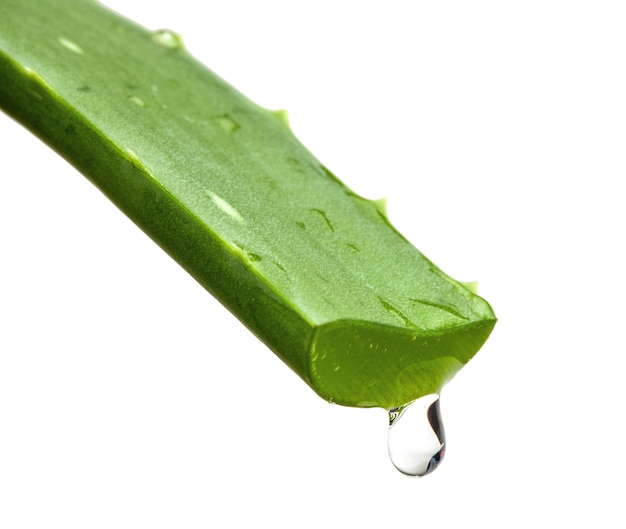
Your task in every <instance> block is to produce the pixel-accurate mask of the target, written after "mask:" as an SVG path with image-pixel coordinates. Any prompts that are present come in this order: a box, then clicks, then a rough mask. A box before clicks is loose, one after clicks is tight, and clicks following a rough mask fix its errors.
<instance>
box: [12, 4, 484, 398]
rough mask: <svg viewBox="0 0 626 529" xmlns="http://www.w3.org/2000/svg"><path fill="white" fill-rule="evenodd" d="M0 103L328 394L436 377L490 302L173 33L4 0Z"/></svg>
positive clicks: (100, 12)
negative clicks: (413, 241)
mask: <svg viewBox="0 0 626 529" xmlns="http://www.w3.org/2000/svg"><path fill="white" fill-rule="evenodd" d="M0 108H3V109H4V110H5V111H6V112H7V113H8V114H9V115H11V116H13V117H14V118H15V119H16V120H17V121H19V122H21V123H22V124H24V125H25V126H26V127H28V128H29V129H30V130H31V131H33V132H34V133H35V134H36V135H38V136H39V137H40V138H41V139H42V140H44V141H45V142H46V143H48V144H49V145H50V146H51V147H53V148H54V149H56V150H57V151H58V152H59V153H60V154H61V155H62V156H64V157H65V158H66V159H67V160H68V161H69V162H71V163H72V164H73V165H74V166H75V167H77V168H78V169H79V170H80V171H81V172H82V173H84V174H85V175H86V176H87V177H88V178H89V179H90V180H91V181H92V182H93V183H94V184H95V185H97V186H98V187H99V188H100V189H101V190H102V191H103V192H104V193H105V194H106V195H107V196H108V197H109V198H110V199H111V200H112V201H113V202H114V203H115V204H116V205H117V206H118V207H119V208H120V209H121V210H122V211H123V212H125V213H126V214H127V215H128V216H129V217H130V218H131V219H132V220H133V221H134V222H135V223H136V224H137V225H139V226H140V227H141V228H142V229H143V230H144V231H145V232H146V233H147V234H148V235H149V236H150V237H152V238H153V239H154V240H155V241H156V242H157V243H158V244H159V245H161V246H162V247H163V248H164V249H165V250H166V251H167V252H168V253H169V254H170V255H171V256H172V257H173V258H174V259H176V260H177V261H178V262H179V263H180V264H181V265H182V266H183V267H184V268H185V269H186V270H187V271H189V272H190V273H191V274H192V275H193V276H194V277H195V278H196V279H197V280H198V282H199V283H200V284H202V285H203V286H204V287H205V288H206V289H207V290H208V291H209V292H211V293H212V294H213V295H215V296H216V297H217V298H218V299H219V300H220V301H221V302H222V303H223V304H224V305H225V306H226V307H227V308H228V309H229V310H231V311H232V312H233V313H234V314H235V315H236V316H238V318H239V319H240V320H241V321H242V322H243V323H244V324H245V325H246V326H247V327H248V328H249V329H250V330H251V331H252V332H254V333H255V334H256V335H257V336H258V337H259V338H260V339H261V340H262V341H263V342H264V343H265V344H267V345H268V346H269V348H270V349H271V350H273V351H274V352H275V353H276V354H277V355H278V356H279V357H280V358H282V359H283V360H284V361H285V362H286V363H287V364H288V365H289V366H290V367H291V368H292V369H293V370H294V371H295V372H296V373H297V374H298V375H300V376H301V377H302V378H303V379H304V380H305V381H306V382H307V383H308V384H309V385H310V386H311V387H312V388H313V389H314V390H315V391H316V392H317V393H318V394H319V395H320V396H322V397H323V398H325V399H327V400H329V401H332V402H336V403H338V404H343V405H347V406H359V407H373V406H380V407H384V408H392V407H394V406H398V405H401V404H404V403H406V402H410V401H412V400H415V399H417V398H419V397H421V396H422V395H425V394H428V393H435V392H439V391H440V390H441V387H442V386H443V385H444V384H445V383H446V382H447V381H448V380H449V379H450V378H452V376H454V374H455V373H456V372H457V371H458V370H459V369H460V368H461V367H462V366H463V365H464V364H465V363H467V361H468V360H469V359H470V358H471V357H472V356H473V355H474V354H475V353H476V352H477V351H478V349H479V348H480V347H481V346H482V344H483V343H484V342H485V340H486V339H487V337H488V336H489V334H490V332H491V330H492V329H493V326H494V324H495V321H496V318H495V316H494V313H493V311H492V309H491V307H490V306H489V305H488V303H487V302H486V301H484V300H483V299H482V298H480V297H479V296H477V295H476V294H475V293H474V292H472V291H471V290H470V289H468V288H466V286H464V285H463V284H461V283H458V282H456V281H454V280H453V279H451V278H450V277H449V276H447V275H446V274H444V273H443V272H442V271H441V270H439V269H438V268H437V267H435V266H434V265H433V264H432V263H431V262H430V261H429V260H428V259H427V258H425V257H424V256H423V255H422V254H421V253H420V252H419V251H418V250H417V249H416V248H415V247H414V246H413V245H411V244H410V243H409V242H408V241H407V240H406V239H405V238H404V237H403V236H402V235H401V234H400V233H398V232H397V231H396V230H395V229H394V228H393V226H392V225H391V224H390V222H389V220H388V218H387V216H386V213H385V212H384V210H383V208H381V204H380V203H379V202H376V201H370V200H366V199H364V198H362V197H361V196H359V195H357V194H356V193H354V192H353V191H352V190H350V189H349V188H348V187H346V186H345V185H344V184H342V183H341V182H340V181H339V180H338V179H337V178H336V177H335V176H334V175H333V174H332V173H331V172H330V171H329V170H328V169H327V168H325V167H324V166H323V165H322V164H320V162H319V161H317V160H316V159H315V158H314V157H313V156H312V155H311V153H310V152H309V151H308V150H307V149H306V148H304V147H303V146H302V144H301V143H300V142H299V141H298V140H297V139H296V137H295V136H294V135H293V133H292V132H291V130H290V129H289V126H288V124H287V123H286V120H285V116H284V115H283V114H282V113H280V112H272V111H269V110H266V109H264V108H261V107H259V106H258V105H256V104H254V103H253V102H251V101H250V100H249V99H247V98H246V97H244V96H243V95H241V94H240V93H239V92H237V91H236V90H235V89H234V88H232V87H231V86H229V85H228V84H227V83H226V82H224V81H223V80H222V79H220V78H219V77H218V76H216V75H215V74H214V73H212V72H211V71H209V70H208V69H206V68H205V67H204V66H203V65H201V64H200V63H198V62H197V61H196V60H195V59H194V58H193V57H192V56H191V55H190V54H189V53H188V52H187V51H186V50H185V48H184V46H183V45H182V41H181V39H180V38H179V37H178V36H177V35H175V34H174V33H171V32H169V31H157V32H150V31H148V30H146V29H144V28H142V27H140V26H138V25H136V24H134V23H132V22H130V21H128V20H127V19H125V18H123V17H120V16H119V15H118V14H116V13H114V12H112V11H110V10H108V9H107V8H105V7H104V6H102V5H100V4H98V3H97V2H94V1H91V0H30V1H28V2H24V1H22V0H5V1H4V2H3V3H2V6H1V7H0Z"/></svg>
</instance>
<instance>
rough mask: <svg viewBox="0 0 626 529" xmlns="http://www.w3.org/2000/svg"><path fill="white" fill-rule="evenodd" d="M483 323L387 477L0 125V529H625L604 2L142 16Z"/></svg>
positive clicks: (299, 386) (122, 230)
mask: <svg viewBox="0 0 626 529" xmlns="http://www.w3.org/2000/svg"><path fill="white" fill-rule="evenodd" d="M108 5H110V6H112V7H115V8H116V9H118V10H120V11H122V12H123V13H124V14H126V15H127V16H128V17H130V18H132V19H134V20H137V21H139V22H140V23H142V24H143V25H145V26H147V27H149V28H152V29H157V28H161V27H169V28H171V29H173V30H175V31H177V32H179V33H181V34H182V35H183V36H184V38H185V42H186V44H187V47H188V48H189V49H190V51H191V52H192V53H193V54H194V55H196V56H197V57H198V58H200V59H201V60H202V61H203V62H204V63H205V64H207V65H208V66H209V67H210V68H211V69H213V70H214V71H216V72H217V73H218V74H220V75H221V76H222V77H224V78H225V79H227V80H228V81H229V82H231V83H232V84H233V85H234V86H236V87H238V88H239V89H240V90H241V91H242V92H244V93H245V94H246V95H248V96H249V97H251V98H252V99H253V100H255V101H257V102H258V103H260V104H262V105H264V106H266V107H269V108H288V109H289V111H290V116H291V123H292V128H293V129H294V131H295V133H296V134H297V135H298V136H299V137H300V139H301V140H302V141H303V143H304V144H305V145H306V146H307V147H309V148H310V149H311V150H312V151H313V153H314V154H315V155H316V156H317V157H318V158H319V159H320V160H321V161H322V162H323V163H325V164H326V165H327V166H328V167H329V168H330V169H331V170H332V171H334V172H335V173H336V174H337V175H338V176H339V177H340V178H341V179H342V180H344V181H345V182H347V183H348V185H350V186H351V187H352V188H353V189H354V190H355V191H357V192H359V193H361V194H362V195H364V196H368V197H371V198H379V197H382V196H386V197H388V198H389V214H390V218H391V220H392V222H394V223H395V225H396V226H397V227H398V228H399V229H400V231H402V232H403V233H404V234H405V235H406V236H407V237H408V238H409V239H410V240H411V241H412V242H414V243H415V245H416V246H417V247H418V248H420V249H421V250H422V251H423V252H424V253H425V254H426V255H427V256H428V257H430V258H431V259H432V260H433V261H434V262H435V263H437V264H438V265H439V266H440V267H441V268H443V269H444V270H445V271H446V272H448V273H449V274H450V275H452V276H453V277H455V278H457V279H459V280H463V281H469V280H476V279H477V280H479V281H480V287H481V288H480V292H481V294H482V295H483V296H484V297H485V298H486V299H487V300H489V301H490V303H491V304H492V305H493V307H494V309H495V311H496V313H497V315H498V317H499V323H498V325H497V326H496V329H495V331H494V333H493V335H492V337H491V338H490V340H489V341H488V343H487V344H486V345H485V346H484V348H483V349H482V351H481V352H480V353H479V354H478V355H477V357H476V358H475V359H474V360H473V361H472V362H471V363H470V364H469V365H468V366H467V367H466V368H465V369H463V370H462V371H461V372H460V373H459V374H458V375H457V377H456V378H455V379H454V380H453V381H452V382H451V383H450V384H449V386H447V387H446V389H445V391H444V393H443V399H442V413H443V416H444V422H445V425H446V431H447V436H448V451H447V455H446V460H445V461H444V463H443V464H442V465H441V467H440V468H439V470H438V471H437V472H435V473H434V474H432V475H430V476H428V477H426V478H423V479H410V478H407V477H405V476H403V475H401V474H399V473H398V472H396V471H395V470H394V469H393V467H392V465H391V464H390V463H389V461H388V459H387V454H386V429H387V424H386V421H387V418H386V413H385V412H384V411H383V410H378V409H377V410H360V409H349V408H342V407H338V406H331V405H329V404H327V403H325V402H323V401H322V400H321V399H319V398H318V397H317V396H316V395H315V394H314V393H313V392H312V391H311V390H310V389H309V388H308V387H307V386H306V385H305V384H304V383H303V382H301V381H300V380H299V379H298V378H297V377H296V376H295V375H293V374H292V373H291V372H290V370H289V369H288V368H287V367H285V366H284V365H283V364H282V363H281V362H280V361H279V360H278V359H277V358H276V357H274V355H273V354H271V353H270V352H269V351H268V350H267V349H266V348H265V347H264V346H262V345H261V344H260V343H259V342H258V341H257V340H256V339H255V338H254V337H253V336H252V335H251V334H250V333H249V332H248V331H246V330H245V329H244V327H243V326H242V325H241V324H240V323H239V322H238V321H236V320H235V319H234V318H233V317H232V316H231V315H230V314H229V313H228V312H227V311H226V310H224V309H223V308H222V307H221V306H220V305H219V304H218V303H217V302H216V301H215V300H214V299H213V298H212V297H211V296H210V295H209V294H207V293H206V292H205V291H204V290H203V289H202V288H201V287H199V286H198V285H197V284H196V283H195V282H194V281H193V280H192V279H191V278H190V277H188V276H187V275H186V273H185V272H184V271H182V269H180V268H179V267H178V265H176V264H175V263H174V262H173V261H171V260H170V258H169V257H167V256H166V255H165V254H164V253H163V252H162V251H161V250H160V249H159V248H158V247H157V246H156V245H155V244H154V243H152V242H151V241H150V240H149V239H148V238H147V237H146V236H144V235H143V234H142V233H141V232H140V231H139V230H138V229H137V228H135V227H134V225H133V224H132V223H131V222H130V221H128V220H127V219H126V218H125V217H124V216H123V215H122V214H121V213H119V212H118V211H117V210H116V208H115V207H113V206H112V205H111V204H110V203H109V202H108V201H107V200H106V199H104V198H103V197H102V196H101V195H100V194H99V192H98V191H96V190H95V188H93V187H92V186H91V184H89V183H88V182H87V181H86V179H84V178H83V177H82V176H80V175H79V174H78V173H76V172H75V171H74V170H73V169H71V168H70V167H69V166H68V165H67V164H66V163H65V162H64V161H63V160H61V159H60V158H58V157H57V156H56V155H55V154H53V153H52V152H51V151H49V150H48V149H47V148H46V147H44V146H43V145H42V144H40V143H39V141H38V140H36V139H35V138H34V137H32V136H31V135H30V134H29V133H27V132H26V131H25V130H23V129H22V128H21V127H20V126H18V125H16V124H15V123H13V122H11V120H9V119H8V118H7V117H6V116H3V115H2V116H0V145H1V146H2V147H1V157H0V175H1V180H0V181H1V186H2V191H1V194H0V197H1V207H0V240H1V250H0V258H1V261H0V527H3V528H5V527H6V528H7V529H9V528H11V529H12V528H20V527H28V528H31V527H53V526H54V527H56V526H58V527H64V528H79V527H80V528H85V527H89V528H93V527H98V528H99V527H107V528H108V527H116V528H126V527H128V528H131V527H132V528H137V527H150V528H160V527H185V528H196V527H198V528H199V527H220V528H221V527H261V526H264V527H272V528H276V527H281V528H282V527H285V528H287V527H289V528H292V527H305V528H307V527H316V528H319V527H325V528H332V527H436V528H449V527H450V528H452V527H454V528H458V527H488V528H490V527H494V528H495V527H498V528H500V527H565V526H569V525H570V524H574V523H576V524H577V526H579V527H603V528H606V527H624V523H625V521H626V516H625V515H624V514H623V506H622V505H620V503H621V502H622V501H623V498H624V486H623V479H624V472H625V471H626V464H625V463H626V461H625V456H624V451H625V450H624V446H625V444H626V434H625V433H624V409H623V405H624V403H625V399H624V374H623V364H624V361H623V360H624V354H625V352H626V350H625V349H626V346H625V345H624V340H623V333H624V314H625V306H624V304H625V301H626V292H625V288H624V268H625V265H626V262H625V258H624V251H623V247H624V239H625V237H624V227H625V220H626V219H625V216H626V215H625V214H624V205H623V203H624V197H625V192H624V190H623V185H622V181H623V180H624V177H625V175H626V156H625V152H626V151H625V149H626V75H625V71H626V60H625V59H626V57H625V56H626V31H624V28H625V27H626V15H625V12H624V10H623V9H622V8H621V6H622V5H623V4H622V3H621V2H604V1H599V0H596V1H593V2H591V1H586V2H584V1H568V2H558V1H550V0H542V1H525V2H497V1H491V2H488V1H473V2H460V1H459V2H446V1H442V2H417V1H416V2H408V1H405V2H394V1H389V2H385V3H384V6H383V3H382V2H366V1H361V2H356V1H355V2H345V1H344V2H341V1H337V0H335V1H332V2H331V1H327V0H318V1H316V2H287V1H284V2H280V1H277V0H266V1H264V2H253V1H244V0H239V1H231V0H229V1H228V2H194V1H191V0H177V1H176V2H168V3H165V2H153V3H150V4H148V3H147V2H140V1H138V0H123V1H122V0H116V1H113V0H109V2H108Z"/></svg>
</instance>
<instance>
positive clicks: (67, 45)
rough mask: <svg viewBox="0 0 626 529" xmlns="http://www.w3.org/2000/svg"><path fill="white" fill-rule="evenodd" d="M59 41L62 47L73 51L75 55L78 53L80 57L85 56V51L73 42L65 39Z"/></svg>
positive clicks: (61, 38) (60, 38)
mask: <svg viewBox="0 0 626 529" xmlns="http://www.w3.org/2000/svg"><path fill="white" fill-rule="evenodd" d="M58 41H59V43H60V44H61V46H63V47H64V48H66V49H68V50H70V51H73V52H74V53H77V54H78V55H82V54H83V49H82V48H81V47H80V46H79V45H78V44H76V43H75V42H72V41H71V40H69V39H66V38H64V37H59V38H58Z"/></svg>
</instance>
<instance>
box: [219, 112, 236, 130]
mask: <svg viewBox="0 0 626 529" xmlns="http://www.w3.org/2000/svg"><path fill="white" fill-rule="evenodd" d="M213 120H214V121H215V122H216V123H217V124H218V125H219V126H220V127H222V128H223V129H224V130H225V131H227V132H235V131H236V130H239V129H240V128H241V126H240V125H239V123H237V122H236V121H235V120H234V119H233V118H231V117H230V116H229V115H228V114H222V115H220V116H213Z"/></svg>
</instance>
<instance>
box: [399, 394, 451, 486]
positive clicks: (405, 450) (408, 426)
mask: <svg viewBox="0 0 626 529" xmlns="http://www.w3.org/2000/svg"><path fill="white" fill-rule="evenodd" d="M445 447H446V439H445V433H444V429H443V423H442V422H441V412H440V410H439V395H436V394H431V395H425V396H423V397H421V398H419V399H417V400H416V401H413V402H412V403H410V404H405V405H403V406H398V407H397V408H393V409H391V410H389V437H388V448H389V457H390V458H391V462H392V463H393V465H394V466H395V467H396V468H397V469H398V470H399V471H400V472H402V473H403V474H407V475H409V476H425V475H426V474H430V473H431V472H432V471H433V470H435V469H436V468H437V467H438V466H439V463H441V461H442V459H443V456H444V453H445Z"/></svg>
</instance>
